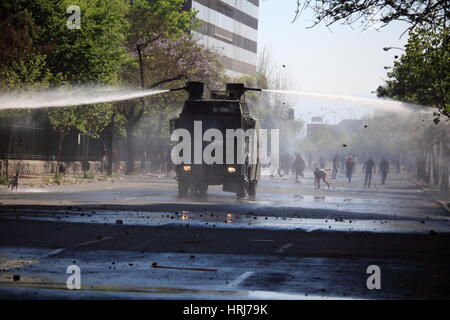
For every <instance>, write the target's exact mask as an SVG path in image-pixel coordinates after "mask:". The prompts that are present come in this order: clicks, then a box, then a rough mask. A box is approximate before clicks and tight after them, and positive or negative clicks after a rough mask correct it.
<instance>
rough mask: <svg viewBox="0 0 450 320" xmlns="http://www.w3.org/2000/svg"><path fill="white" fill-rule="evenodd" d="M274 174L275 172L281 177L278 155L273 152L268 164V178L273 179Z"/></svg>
mask: <svg viewBox="0 0 450 320" xmlns="http://www.w3.org/2000/svg"><path fill="white" fill-rule="evenodd" d="M275 172H277V173H278V175H279V176H280V177H282V176H283V175H282V174H281V169H280V154H279V153H276V152H273V153H272V155H271V162H270V177H271V178H273V177H274V174H275Z"/></svg>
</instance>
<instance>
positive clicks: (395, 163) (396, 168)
mask: <svg viewBox="0 0 450 320" xmlns="http://www.w3.org/2000/svg"><path fill="white" fill-rule="evenodd" d="M394 165H395V174H399V173H400V159H399V158H398V157H396V158H395V161H394Z"/></svg>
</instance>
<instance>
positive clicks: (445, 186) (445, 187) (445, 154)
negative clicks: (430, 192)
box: [440, 132, 450, 191]
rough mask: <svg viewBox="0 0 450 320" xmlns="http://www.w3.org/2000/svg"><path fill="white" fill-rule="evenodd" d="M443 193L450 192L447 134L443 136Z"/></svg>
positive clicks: (449, 154) (449, 156)
mask: <svg viewBox="0 0 450 320" xmlns="http://www.w3.org/2000/svg"><path fill="white" fill-rule="evenodd" d="M440 160H441V161H440V162H441V185H440V189H441V191H448V190H449V179H448V163H449V162H450V150H449V148H448V146H447V134H446V133H445V132H442V134H441V159H440Z"/></svg>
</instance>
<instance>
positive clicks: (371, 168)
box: [363, 158, 375, 188]
mask: <svg viewBox="0 0 450 320" xmlns="http://www.w3.org/2000/svg"><path fill="white" fill-rule="evenodd" d="M363 172H364V176H365V179H364V187H369V188H370V184H371V182H372V173H374V172H375V162H373V160H372V158H369V160H367V161H366V162H365V163H364V166H363Z"/></svg>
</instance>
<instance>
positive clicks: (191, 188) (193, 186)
mask: <svg viewBox="0 0 450 320" xmlns="http://www.w3.org/2000/svg"><path fill="white" fill-rule="evenodd" d="M197 191H198V184H197V183H195V182H193V183H191V185H190V186H189V197H190V198H196V197H197Z"/></svg>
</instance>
